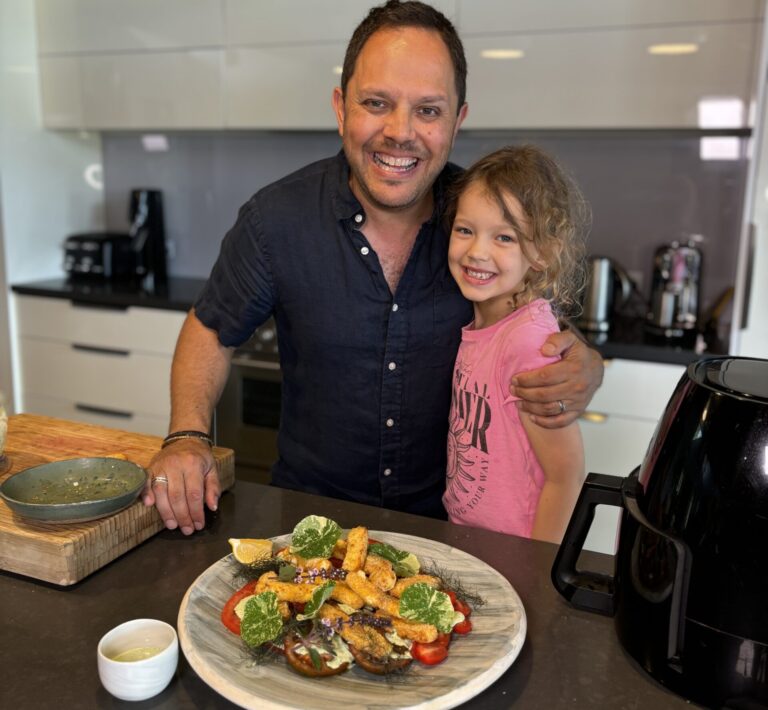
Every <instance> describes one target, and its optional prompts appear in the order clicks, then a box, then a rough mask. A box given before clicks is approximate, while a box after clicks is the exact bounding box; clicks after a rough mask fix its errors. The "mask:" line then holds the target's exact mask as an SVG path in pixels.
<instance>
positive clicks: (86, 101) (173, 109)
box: [80, 49, 224, 129]
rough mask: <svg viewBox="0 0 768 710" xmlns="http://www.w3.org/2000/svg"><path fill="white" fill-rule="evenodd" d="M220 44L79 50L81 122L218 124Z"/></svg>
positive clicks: (133, 125)
mask: <svg viewBox="0 0 768 710" xmlns="http://www.w3.org/2000/svg"><path fill="white" fill-rule="evenodd" d="M221 62H222V52H221V50H218V49H216V50H199V51H179V52H155V53H137V54H106V55H83V56H81V58H80V72H81V87H82V92H83V94H82V101H83V117H84V121H85V124H86V127H87V128H95V129H96V128H106V129H109V128H113V129H117V128H126V129H128V128H131V129H138V128H145V129H153V128H160V129H162V128H221V127H223V125H224V121H223V116H222V102H221Z"/></svg>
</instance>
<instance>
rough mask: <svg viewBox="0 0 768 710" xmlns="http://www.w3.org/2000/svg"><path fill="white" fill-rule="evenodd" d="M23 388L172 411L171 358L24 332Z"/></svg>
mask: <svg viewBox="0 0 768 710" xmlns="http://www.w3.org/2000/svg"><path fill="white" fill-rule="evenodd" d="M20 347H21V369H22V382H23V385H22V391H23V392H24V395H25V396H26V395H27V394H36V395H44V396H50V397H56V398H60V399H65V400H69V401H71V402H74V403H76V404H78V405H80V406H81V407H91V408H94V409H108V410H111V411H114V412H118V413H122V414H132V415H136V414H148V415H151V416H158V417H164V418H165V419H166V421H167V420H168V417H169V414H170V373H171V358H170V357H169V356H167V355H148V354H144V353H136V352H131V353H128V352H125V353H119V351H118V353H115V352H100V351H94V350H84V349H76V348H75V347H73V346H71V345H67V344H65V343H59V342H55V341H45V340H38V339H33V338H21V340H20Z"/></svg>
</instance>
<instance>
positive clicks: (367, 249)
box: [360, 247, 371, 256]
mask: <svg viewBox="0 0 768 710" xmlns="http://www.w3.org/2000/svg"><path fill="white" fill-rule="evenodd" d="M370 251H371V250H370V249H369V248H368V247H363V248H362V249H361V250H360V253H361V254H362V255H363V256H368V253H369V252H370Z"/></svg>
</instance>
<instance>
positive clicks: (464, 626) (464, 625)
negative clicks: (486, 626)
mask: <svg viewBox="0 0 768 710" xmlns="http://www.w3.org/2000/svg"><path fill="white" fill-rule="evenodd" d="M470 631H472V622H471V621H470V620H469V619H464V621H461V622H459V623H458V624H456V626H454V627H453V632H454V633H455V634H468V633H469V632H470Z"/></svg>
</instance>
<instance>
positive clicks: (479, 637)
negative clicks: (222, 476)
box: [178, 531, 526, 710]
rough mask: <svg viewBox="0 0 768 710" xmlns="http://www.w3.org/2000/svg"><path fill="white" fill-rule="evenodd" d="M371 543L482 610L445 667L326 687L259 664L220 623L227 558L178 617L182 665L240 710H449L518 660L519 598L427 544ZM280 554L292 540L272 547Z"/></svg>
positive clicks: (230, 569) (385, 536)
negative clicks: (458, 587) (434, 571)
mask: <svg viewBox="0 0 768 710" xmlns="http://www.w3.org/2000/svg"><path fill="white" fill-rule="evenodd" d="M370 534H371V537H373V538H375V539H376V540H381V541H382V542H388V543H389V544H391V545H393V546H395V547H397V548H399V549H402V550H409V551H410V552H413V553H414V554H415V555H416V556H417V557H418V558H419V560H421V563H422V565H423V566H426V567H428V566H432V565H433V564H434V565H436V566H438V567H440V568H443V569H446V570H450V571H451V572H452V573H453V574H455V575H456V576H457V577H458V578H459V579H460V580H461V582H462V584H463V585H464V586H465V587H467V588H468V589H471V590H472V591H474V592H477V594H479V595H480V596H482V597H483V599H485V601H486V604H485V605H484V606H483V607H481V608H479V609H475V610H474V611H473V613H472V625H473V629H472V632H471V633H470V634H468V635H467V636H455V637H454V641H453V643H452V644H451V650H450V654H449V656H448V658H447V660H446V661H444V662H443V663H441V664H440V665H437V666H424V665H422V664H420V663H416V662H414V663H413V664H412V666H411V668H410V669H409V670H408V672H407V673H406V674H405V675H403V676H400V677H397V678H395V679H387V678H381V677H378V676H374V675H371V674H370V673H367V672H366V671H364V670H362V669H361V668H359V667H353V668H352V670H350V671H348V672H347V673H343V674H341V675H337V676H333V677H331V678H317V679H311V678H304V677H302V676H300V675H298V674H297V673H295V672H294V671H292V670H291V669H290V668H288V666H287V665H286V664H285V663H284V662H283V661H282V660H281V659H279V660H278V661H276V662H272V663H266V664H260V665H256V664H254V662H253V661H252V660H251V658H250V657H249V656H248V654H247V653H246V651H245V649H244V647H243V645H242V641H241V640H240V639H239V638H238V637H237V636H235V635H234V634H233V633H231V632H230V631H228V630H227V629H226V628H225V627H224V625H223V624H222V623H221V621H220V620H219V615H220V613H221V609H222V607H223V606H224V604H225V603H226V601H227V599H228V598H229V597H230V596H231V595H232V593H233V592H234V591H236V589H237V588H238V587H239V586H240V584H239V583H238V580H237V579H236V578H235V577H236V573H237V568H238V566H239V565H238V563H237V562H235V560H234V558H233V557H232V555H228V556H227V557H224V558H223V559H221V560H219V561H218V562H216V563H215V564H214V565H212V566H211V567H209V568H208V569H207V570H206V571H205V572H203V574H201V575H200V576H199V577H198V578H197V579H196V580H195V582H194V583H193V584H192V586H191V587H190V588H189V589H188V590H187V593H186V595H185V596H184V599H183V601H182V603H181V608H180V609H179V619H178V630H179V641H180V642H181V648H182V650H183V651H184V655H185V656H186V658H187V660H188V661H189V664H190V665H191V666H192V668H193V669H194V670H195V671H196V672H197V674H198V675H199V676H200V677H201V678H202V679H203V680H204V681H205V682H206V683H207V684H208V685H209V686H210V687H211V688H213V689H214V690H215V691H216V692H218V693H220V694H221V695H223V696H224V697H225V698H227V699H228V700H231V701H232V702H233V703H236V704H238V705H240V706H241V707H244V708H254V709H257V708H258V710H261V709H262V708H281V709H282V710H285V709H286V708H301V709H305V708H317V709H326V708H327V709H328V710H331V709H332V710H338V708H344V707H350V708H352V707H354V708H362V707H365V708H420V710H421V709H426V708H430V709H431V708H435V709H436V708H453V707H456V706H457V705H459V704H461V703H463V702H465V701H466V700H469V699H470V698H473V697H474V696H475V695H477V694H478V693H480V692H481V691H483V690H485V689H486V688H487V687H488V686H489V685H491V683H493V682H494V681H495V680H496V679H497V678H498V677H499V676H500V675H501V674H502V673H504V671H506V670H507V668H509V666H511V665H512V663H513V662H514V660H515V658H517V655H518V653H520V649H521V648H522V646H523V642H524V641H525V632H526V617H525V610H524V609H523V604H522V602H521V601H520V597H519V596H518V595H517V592H515V590H514V589H513V587H512V585H511V584H510V583H509V582H508V581H507V580H506V579H505V578H504V577H502V576H501V575H500V574H499V573H498V572H497V571H496V570H495V569H493V568H492V567H490V566H488V565H487V564H486V563H485V562H482V561H481V560H478V559H477V558H476V557H473V556H472V555H469V554H467V553H466V552H463V551H462V550H457V549H456V548H453V547H450V546H448V545H444V544H442V543H439V542H434V541H433V540H426V539H424V538H420V537H414V536H412V535H402V534H399V533H388V532H378V531H371V533H370ZM273 539H274V541H275V542H276V543H277V544H278V545H286V544H288V542H289V541H290V536H289V535H284V536H282V537H279V538H273Z"/></svg>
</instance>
